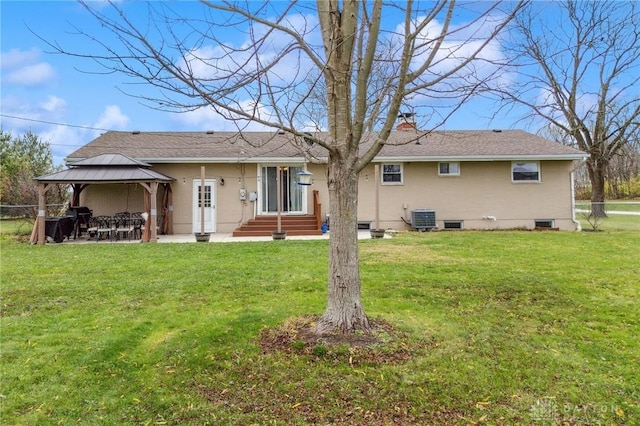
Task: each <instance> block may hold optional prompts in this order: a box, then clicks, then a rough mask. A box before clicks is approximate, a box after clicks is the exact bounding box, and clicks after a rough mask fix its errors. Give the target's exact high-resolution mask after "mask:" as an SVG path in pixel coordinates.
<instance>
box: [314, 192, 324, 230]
mask: <svg viewBox="0 0 640 426" xmlns="http://www.w3.org/2000/svg"><path fill="white" fill-rule="evenodd" d="M321 207H322V205H321V204H320V191H317V190H314V191H313V214H314V215H315V216H316V229H321V228H322V216H321V215H322V209H321Z"/></svg>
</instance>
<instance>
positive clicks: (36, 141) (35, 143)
mask: <svg viewBox="0 0 640 426" xmlns="http://www.w3.org/2000/svg"><path fill="white" fill-rule="evenodd" d="M55 169H56V168H55V166H54V163H53V154H52V152H51V146H50V144H49V142H46V141H43V140H42V139H40V138H39V137H38V136H37V135H36V134H35V133H33V132H31V131H28V132H26V133H25V134H23V135H18V136H14V135H12V134H11V133H10V132H5V131H4V130H1V129H0V205H2V211H1V214H2V216H3V217H7V216H16V215H19V216H25V215H27V216H31V217H35V216H36V213H37V207H36V206H37V205H38V185H37V183H36V182H35V181H34V178H35V177H37V176H42V175H45V174H47V173H51V172H52V171H54V170H55ZM67 198H68V192H67V188H66V185H57V186H56V188H55V189H54V188H52V189H50V190H49V192H48V194H47V199H48V201H49V203H51V204H63V203H64V202H65V201H66V200H67Z"/></svg>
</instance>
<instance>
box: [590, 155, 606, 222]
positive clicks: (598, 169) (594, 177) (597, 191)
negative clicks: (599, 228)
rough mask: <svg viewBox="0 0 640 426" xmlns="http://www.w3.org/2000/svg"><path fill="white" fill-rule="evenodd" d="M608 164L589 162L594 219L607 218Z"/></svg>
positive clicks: (597, 161) (601, 161) (591, 160)
mask: <svg viewBox="0 0 640 426" xmlns="http://www.w3.org/2000/svg"><path fill="white" fill-rule="evenodd" d="M607 165H608V163H606V162H605V161H604V160H595V161H594V160H593V157H591V158H589V159H588V160H587V170H588V172H589V180H590V181H591V215H592V216H593V217H594V218H602V217H607V213H606V211H605V205H604V203H605V191H604V183H605V180H606V169H607Z"/></svg>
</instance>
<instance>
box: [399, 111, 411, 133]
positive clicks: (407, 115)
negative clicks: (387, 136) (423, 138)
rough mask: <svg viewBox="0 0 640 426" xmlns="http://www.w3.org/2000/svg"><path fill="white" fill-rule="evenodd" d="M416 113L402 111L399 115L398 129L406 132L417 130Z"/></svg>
mask: <svg viewBox="0 0 640 426" xmlns="http://www.w3.org/2000/svg"><path fill="white" fill-rule="evenodd" d="M414 115H415V114H414V113H412V112H401V113H400V114H399V115H398V125H397V126H396V130H397V131H399V132H406V131H409V130H413V131H415V130H416V122H415V120H414V119H413V116H414Z"/></svg>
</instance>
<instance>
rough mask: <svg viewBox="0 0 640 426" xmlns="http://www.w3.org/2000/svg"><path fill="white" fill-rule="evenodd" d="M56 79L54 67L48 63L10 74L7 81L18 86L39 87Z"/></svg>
mask: <svg viewBox="0 0 640 426" xmlns="http://www.w3.org/2000/svg"><path fill="white" fill-rule="evenodd" d="M54 77H55V71H54V70H53V67H52V66H51V65H50V64H48V63H46V62H39V63H37V64H34V65H27V66H24V67H22V68H20V69H18V70H16V71H13V72H12V73H9V74H8V75H7V77H6V80H5V81H6V82H7V83H9V84H15V85H18V86H37V85H39V84H44V83H47V82H49V81H51V80H52V79H53V78H54Z"/></svg>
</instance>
